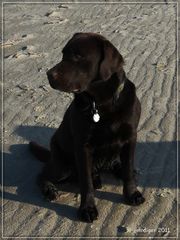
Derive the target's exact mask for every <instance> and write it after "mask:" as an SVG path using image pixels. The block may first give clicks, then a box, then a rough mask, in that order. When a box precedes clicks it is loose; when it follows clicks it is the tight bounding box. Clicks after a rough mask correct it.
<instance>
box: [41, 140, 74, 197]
mask: <svg viewBox="0 0 180 240" xmlns="http://www.w3.org/2000/svg"><path fill="white" fill-rule="evenodd" d="M70 176H71V168H70V165H69V158H68V156H67V155H66V154H65V153H64V152H63V151H62V150H61V149H60V148H59V147H58V146H57V145H56V144H54V143H53V144H51V157H50V160H49V161H48V162H47V164H46V165H45V166H44V169H43V172H42V173H41V174H40V175H39V177H38V183H39V185H40V187H41V190H42V193H43V195H44V196H45V198H46V199H48V200H50V201H52V200H56V199H57V197H58V195H59V194H58V188H57V186H56V184H57V183H60V182H62V181H65V180H66V179H68V178H69V177H70Z"/></svg>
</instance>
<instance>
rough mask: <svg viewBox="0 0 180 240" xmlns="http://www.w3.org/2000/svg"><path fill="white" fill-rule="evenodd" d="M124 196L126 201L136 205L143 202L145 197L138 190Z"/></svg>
mask: <svg viewBox="0 0 180 240" xmlns="http://www.w3.org/2000/svg"><path fill="white" fill-rule="evenodd" d="M125 198H126V201H127V203H128V204H130V205H133V206H138V205H140V204H142V203H144V202H145V198H144V197H143V195H142V193H140V192H139V191H138V190H136V191H135V192H134V193H133V194H131V195H125Z"/></svg>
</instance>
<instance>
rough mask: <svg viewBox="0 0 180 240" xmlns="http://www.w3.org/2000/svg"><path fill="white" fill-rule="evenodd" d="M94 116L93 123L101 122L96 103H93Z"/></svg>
mask: <svg viewBox="0 0 180 240" xmlns="http://www.w3.org/2000/svg"><path fill="white" fill-rule="evenodd" d="M92 114H93V121H94V122H99V120H100V116H99V113H98V110H97V109H96V104H95V102H93V109H92Z"/></svg>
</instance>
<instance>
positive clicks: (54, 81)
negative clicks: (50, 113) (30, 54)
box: [46, 70, 58, 88]
mask: <svg viewBox="0 0 180 240" xmlns="http://www.w3.org/2000/svg"><path fill="white" fill-rule="evenodd" d="M46 74H47V77H48V80H49V84H50V85H51V87H52V88H57V85H58V81H57V75H58V74H57V73H56V72H54V71H51V70H49V71H47V73H46Z"/></svg>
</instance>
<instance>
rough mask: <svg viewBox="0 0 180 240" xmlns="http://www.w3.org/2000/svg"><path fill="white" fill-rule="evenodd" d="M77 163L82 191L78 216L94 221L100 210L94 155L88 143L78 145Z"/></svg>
mask: <svg viewBox="0 0 180 240" xmlns="http://www.w3.org/2000/svg"><path fill="white" fill-rule="evenodd" d="M76 165H77V169H78V175H79V184H80V192H81V205H80V208H79V210H78V216H79V218H80V219H81V220H82V221H85V222H93V220H95V219H97V217H98V211H97V209H96V206H95V202H94V187H93V180H92V155H91V150H90V148H89V146H88V145H87V144H86V145H85V146H83V145H79V146H76Z"/></svg>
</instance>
